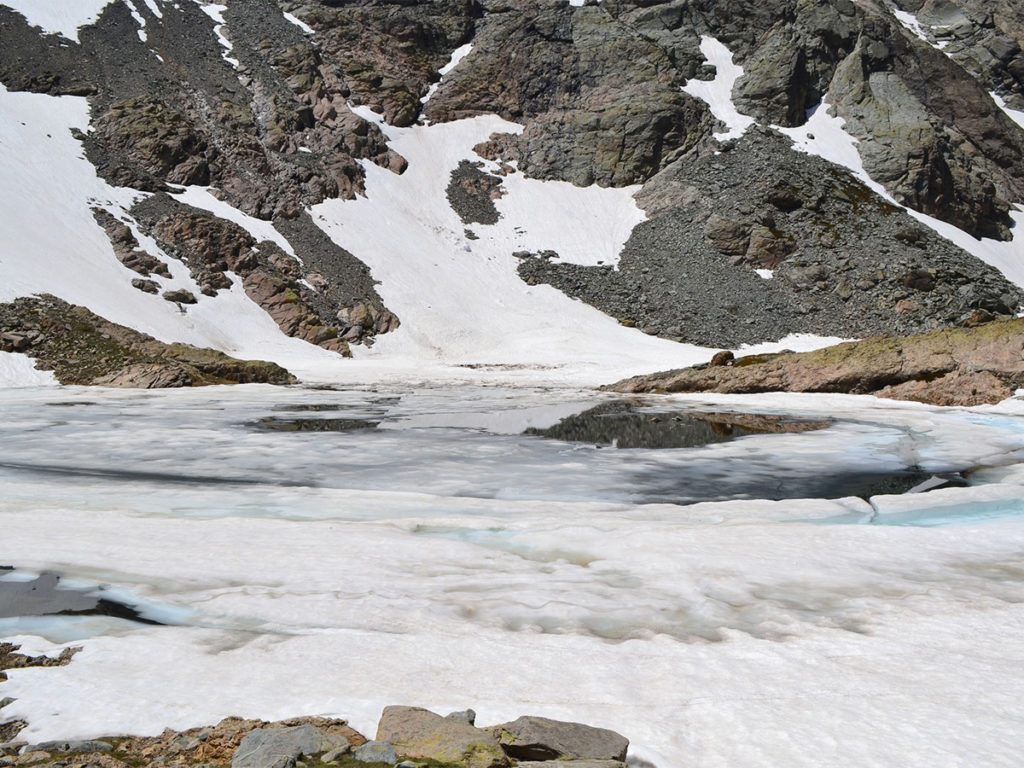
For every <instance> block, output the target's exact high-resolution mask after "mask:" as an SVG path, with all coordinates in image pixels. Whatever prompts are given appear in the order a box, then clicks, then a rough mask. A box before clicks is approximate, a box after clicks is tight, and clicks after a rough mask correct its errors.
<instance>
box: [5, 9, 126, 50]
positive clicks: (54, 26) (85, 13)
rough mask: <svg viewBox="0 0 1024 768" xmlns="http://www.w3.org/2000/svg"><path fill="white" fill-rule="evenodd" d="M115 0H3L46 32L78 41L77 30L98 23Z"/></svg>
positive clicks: (29, 21)
mask: <svg viewBox="0 0 1024 768" xmlns="http://www.w3.org/2000/svg"><path fill="white" fill-rule="evenodd" d="M112 2H113V0H4V3H3V4H4V5H6V6H7V7H8V8H11V9H13V10H15V11H17V12H18V13H20V14H21V15H22V16H24V17H25V19H26V20H27V21H28V23H29V24H32V25H33V26H37V27H40V28H41V29H42V30H43V32H47V33H56V34H58V35H61V36H62V37H65V38H67V39H68V40H73V41H74V42H76V43H77V42H78V30H79V29H81V28H82V27H87V26H89V25H90V24H95V23H96V20H97V19H99V17H100V15H101V14H102V13H103V9H104V8H106V7H107V6H108V5H110V4H111V3H112Z"/></svg>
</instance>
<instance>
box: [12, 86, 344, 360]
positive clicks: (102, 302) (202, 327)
mask: <svg viewBox="0 0 1024 768" xmlns="http://www.w3.org/2000/svg"><path fill="white" fill-rule="evenodd" d="M88 113H89V105H88V103H87V101H86V100H85V99H84V98H78V97H73V96H62V97H52V96H45V95H41V94H32V93H10V92H8V91H7V90H6V89H5V88H4V87H3V86H2V85H0V274H2V275H3V280H2V281H0V301H9V300H11V299H14V298H17V297H19V296H28V295H32V294H35V293H52V294H54V295H56V296H57V297H59V298H62V299H64V300H65V301H69V302H71V303H73V304H81V305H84V306H86V307H88V308H89V309H91V310H92V311H93V312H95V313H96V314H98V315H101V316H102V317H105V318H107V319H108V320H111V321H113V322H115V323H121V324H122V325H126V326H129V327H131V328H135V329H137V330H140V331H142V332H143V333H148V334H150V335H152V336H154V337H156V338H158V339H160V340H161V341H167V342H170V341H182V342H186V343H189V344H196V345H199V346H208V347H214V348H215V349H220V350H222V351H224V352H227V353H228V354H232V355H236V356H240V357H259V358H263V359H271V360H274V361H276V362H279V363H281V364H282V365H285V366H286V367H296V368H298V369H300V370H305V368H308V367H309V366H324V365H326V366H331V365H337V364H340V363H341V361H340V360H339V359H338V358H337V356H336V355H333V354H332V353H329V352H327V351H325V350H322V349H320V348H318V347H313V346H312V345H310V344H307V343H305V342H302V341H299V340H297V339H292V338H288V337H286V336H284V335H283V334H282V333H281V331H280V329H279V328H278V327H277V325H276V324H275V323H274V321H273V320H271V318H270V316H269V315H267V313H266V312H264V311H263V310H262V309H260V308H259V307H258V306H256V304H254V303H253V302H252V301H251V300H250V299H249V298H248V297H246V296H245V293H244V291H243V289H242V286H241V284H240V282H239V281H238V280H236V281H235V285H234V286H233V287H232V289H231V290H230V291H223V292H221V293H220V294H219V295H218V296H217V297H205V296H201V295H200V293H199V289H198V286H196V284H195V282H194V281H193V280H192V279H191V277H189V275H188V270H187V269H186V267H185V265H183V264H182V263H181V262H180V261H177V260H174V259H168V258H166V257H163V260H164V261H166V262H167V263H168V265H169V266H170V268H171V271H172V274H173V275H174V278H173V279H172V280H170V281H164V280H162V279H161V278H154V279H157V280H158V281H159V282H161V283H162V287H163V288H187V289H189V290H191V291H192V292H193V293H194V294H196V296H197V297H199V303H198V304H197V305H195V306H193V307H189V308H188V310H187V312H186V313H184V314H183V313H182V312H181V310H180V309H179V308H178V307H177V306H176V305H174V304H172V303H170V302H168V301H165V300H164V299H162V298H161V297H159V296H153V295H150V294H146V293H143V292H141V291H139V290H137V289H135V288H133V287H132V285H131V280H132V278H134V277H137V276H138V275H137V274H136V273H135V272H132V271H131V270H129V269H128V268H126V267H124V266H122V265H121V264H120V262H118V261H117V259H116V257H115V256H114V252H113V249H112V247H111V245H110V241H109V240H108V239H107V236H106V234H105V233H104V231H103V230H102V229H101V228H100V226H99V225H98V224H97V223H96V221H95V219H94V218H93V215H92V212H91V211H90V207H93V206H99V207H102V208H105V209H107V210H108V211H111V212H112V213H115V214H117V213H121V216H119V218H120V217H122V216H123V215H124V214H123V211H125V210H127V209H128V208H130V207H131V206H132V204H133V203H134V202H135V201H136V200H137V199H139V198H140V197H141V196H142V195H143V193H140V192H137V191H135V190H129V189H120V188H114V187H111V186H109V185H108V184H107V183H106V182H104V181H103V180H102V179H100V178H99V177H97V175H96V169H95V168H93V166H92V165H91V164H90V163H89V162H88V160H86V158H85V157H84V155H83V150H82V146H81V144H80V143H79V142H78V141H77V140H76V139H74V138H73V137H72V135H71V133H70V129H71V128H73V127H74V128H79V129H80V130H87V129H88V125H89V117H88ZM190 195H191V196H192V199H195V197H197V196H198V193H196V192H192V193H190ZM211 205H212V204H211ZM140 241H141V242H143V244H144V245H149V246H150V247H152V241H151V240H149V239H148V238H140ZM155 255H158V256H160V255H161V254H159V253H156V254H155Z"/></svg>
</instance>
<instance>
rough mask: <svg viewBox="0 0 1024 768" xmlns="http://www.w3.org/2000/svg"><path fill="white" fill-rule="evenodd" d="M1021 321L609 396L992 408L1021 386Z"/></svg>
mask: <svg viewBox="0 0 1024 768" xmlns="http://www.w3.org/2000/svg"><path fill="white" fill-rule="evenodd" d="M1022 347H1024V320H1019V319H1016V320H1006V321H1002V322H992V323H987V324H983V325H980V326H977V327H974V328H947V329H943V330H938V331H932V332H931V333H929V334H925V335H923V336H912V337H908V338H891V337H875V338H870V339H864V340H863V341H857V342H848V343H846V344H839V345H837V346H835V347H829V348H827V349H821V350H818V351H816V352H806V353H802V354H796V353H783V354H777V355H751V356H749V357H740V358H738V359H736V360H735V361H733V362H732V363H731V364H730V365H703V366H695V367H693V368H685V369H682V370H677V371H667V372H665V373H656V374H651V375H648V376H637V377H634V378H632V379H627V380H626V381H621V382H619V383H618V384H615V385H613V386H611V387H609V389H611V390H614V391H616V392H633V393H636V392H730V393H737V394H739V393H752V392H848V393H852V394H873V395H877V396H878V397H889V398H893V399H896V400H917V401H919V402H923V403H932V404H934V405H964V406H970V405H981V404H984V403H997V402H999V401H1001V400H1005V399H1006V398H1007V397H1010V396H1012V395H1013V393H1014V392H1015V391H1016V390H1017V389H1019V388H1020V387H1021V386H1024V356H1022V355H1021V349H1022Z"/></svg>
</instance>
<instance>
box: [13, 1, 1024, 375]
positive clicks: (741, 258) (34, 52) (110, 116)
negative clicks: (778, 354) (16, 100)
mask: <svg viewBox="0 0 1024 768" xmlns="http://www.w3.org/2000/svg"><path fill="white" fill-rule="evenodd" d="M17 9H18V2H17V1H16V0H12V1H11V3H9V4H3V3H0V83H2V84H3V85H4V87H5V88H6V89H8V90H10V91H31V92H35V93H45V94H50V95H54V96H56V95H73V96H79V97H82V96H84V97H86V98H87V99H88V101H89V107H90V114H91V122H90V130H89V131H87V132H83V133H81V134H79V138H80V140H81V142H82V144H83V147H84V150H85V153H86V156H87V157H88V159H89V161H90V162H91V163H92V164H93V165H94V166H95V168H96V171H97V173H98V174H99V175H100V176H101V177H102V178H103V179H104V180H106V181H107V182H108V183H109V184H111V185H112V186H114V187H118V188H129V189H131V190H134V191H135V192H137V193H139V194H138V196H137V197H136V203H135V204H134V205H133V206H126V207H121V206H118V205H116V204H113V203H102V202H100V201H94V202H93V204H92V205H93V210H94V214H95V218H96V224H97V226H99V227H102V228H103V229H104V230H105V231H106V232H107V233H108V235H109V237H110V240H111V252H112V257H114V258H117V259H118V260H119V261H120V262H121V263H122V264H123V265H124V266H125V267H126V268H127V270H129V271H130V272H132V273H133V274H131V275H128V274H126V275H125V277H124V279H125V280H129V281H130V282H131V285H133V286H135V288H137V289H138V290H139V291H143V292H148V293H151V294H154V295H161V294H167V293H168V292H170V293H171V296H170V297H169V298H170V299H172V300H175V299H178V300H181V303H182V304H186V303H187V302H189V301H190V299H189V298H188V296H186V294H185V293H182V292H181V290H182V289H180V288H177V287H176V288H169V287H167V282H168V281H169V280H170V278H171V275H172V274H176V273H175V270H174V269H171V267H174V266H175V262H181V264H183V265H184V266H185V267H186V268H187V271H188V275H189V278H190V279H191V280H192V281H193V283H194V285H195V286H196V288H197V290H194V291H191V293H192V297H193V298H194V299H195V300H197V301H203V300H204V299H203V296H206V297H210V298H214V299H215V298H216V297H217V296H218V295H219V294H221V293H222V292H224V291H227V290H230V287H231V285H232V284H233V281H234V279H235V277H237V279H238V280H239V281H240V283H241V285H242V286H243V288H244V291H245V293H246V295H247V296H248V297H249V299H251V300H252V301H253V302H255V303H256V304H257V305H258V306H260V307H262V308H263V309H264V310H265V311H266V312H267V313H269V314H270V316H271V317H272V318H273V319H274V321H275V322H276V323H277V325H278V326H279V327H280V329H281V330H282V332H284V333H285V334H287V335H290V336H294V337H296V338H299V339H302V340H304V341H307V342H310V343H312V344H316V345H319V346H321V347H323V348H325V349H327V350H330V351H333V352H337V353H339V354H342V355H345V354H348V353H349V345H350V344H353V343H356V344H359V343H366V344H370V343H372V342H373V340H374V338H375V337H376V336H378V335H379V334H384V333H389V332H392V331H394V330H396V329H397V328H398V327H399V326H400V319H399V317H397V316H396V315H395V314H394V313H393V312H392V311H390V310H389V308H388V307H387V306H386V305H385V302H384V301H383V300H382V299H381V295H380V294H379V293H378V291H377V288H376V285H375V282H374V276H373V275H372V274H371V273H370V271H369V270H368V268H367V267H366V266H365V265H364V264H363V263H361V262H360V261H359V259H358V258H357V257H356V256H355V255H353V254H352V253H350V252H348V251H346V250H345V249H344V248H342V247H340V246H339V245H337V244H336V242H334V241H333V240H332V239H331V237H329V236H328V235H327V234H325V230H324V228H323V224H322V222H321V221H320V220H319V219H318V218H317V217H315V216H313V215H311V209H312V208H313V206H316V205H317V204H319V203H322V202H323V201H325V200H331V199H334V198H338V199H351V198H354V197H356V196H359V195H361V194H363V193H364V192H365V189H366V184H365V182H366V178H367V173H368V172H369V171H368V170H367V169H368V168H371V167H374V166H379V167H380V168H383V169H386V171H387V172H389V173H394V174H401V173H402V172H403V171H404V170H405V168H406V164H407V161H406V159H405V158H403V157H401V156H400V155H399V154H397V153H396V152H395V151H394V150H393V149H391V148H390V147H389V143H388V138H387V136H386V131H385V130H382V127H381V125H379V124H377V123H376V122H374V121H373V120H369V119H367V118H368V117H369V113H368V112H367V111H366V110H367V109H369V110H372V111H373V112H374V113H376V114H377V115H379V116H380V117H381V119H382V120H383V127H384V128H385V129H386V128H387V127H388V126H395V127H406V126H411V125H416V124H418V123H423V122H424V121H426V122H430V123H434V124H436V123H440V122H450V121H455V120H459V119H462V118H466V117H472V116H477V115H490V114H497V115H500V116H501V117H503V118H505V119H507V120H510V121H514V122H517V123H519V124H520V125H522V126H523V128H522V131H521V132H520V133H497V134H493V135H492V136H491V137H490V139H489V140H488V141H486V142H484V143H482V144H480V145H479V146H478V147H477V153H478V156H477V157H475V158H472V157H471V158H467V159H466V160H464V161H462V163H461V164H459V165H458V166H457V167H452V168H450V169H449V172H451V173H452V177H451V182H450V184H449V188H448V197H449V200H450V201H451V204H452V207H453V209H455V210H456V211H457V212H458V213H459V215H460V217H461V218H462V220H463V222H464V223H465V224H466V225H467V227H468V226H470V225H472V226H473V227H475V229H473V230H469V229H467V233H466V238H467V240H473V239H478V238H479V237H480V236H481V234H482V233H485V232H486V229H485V228H486V227H488V226H492V225H493V224H495V223H496V222H497V221H498V220H499V217H500V215H501V214H500V213H499V212H498V209H496V208H495V206H494V201H495V200H497V199H500V198H501V197H502V196H503V195H505V194H506V193H507V189H506V185H505V184H504V183H503V178H502V176H501V175H496V173H495V172H493V169H495V168H498V169H501V173H504V174H507V173H523V174H526V175H528V176H530V177H532V178H536V179H546V180H561V181H568V182H571V183H573V184H576V185H590V184H598V185H602V186H628V185H642V188H641V189H640V190H639V191H638V193H637V195H636V201H637V203H638V204H639V205H640V206H641V207H642V208H643V210H644V212H645V213H646V215H647V219H648V220H647V221H646V222H645V223H643V224H642V225H641V226H639V227H637V228H636V230H635V231H634V232H633V235H632V237H631V238H630V240H629V242H628V243H627V245H626V247H625V250H624V251H623V253H622V255H621V259H620V262H619V263H618V264H616V265H613V264H610V263H609V264H604V265H598V266H580V265H577V264H570V263H565V262H563V261H562V260H561V259H560V258H558V254H557V253H551V252H544V251H533V252H528V253H520V254H518V255H519V256H520V257H521V259H520V261H519V273H520V276H521V277H522V278H523V279H524V280H525V281H526V282H528V283H531V284H537V283H546V284H550V285H552V286H555V287H556V288H558V289H560V290H561V291H563V292H564V293H566V294H568V295H569V296H571V297H573V298H578V299H581V300H583V301H585V302H587V303H589V304H591V305H593V306H595V307H597V308H598V309H600V310H601V311H603V312H605V313H607V314H609V315H611V316H613V317H615V318H617V319H619V320H620V321H621V322H622V323H623V324H625V325H628V326H636V327H638V328H639V329H641V330H643V331H644V332H646V333H649V334H653V335H659V336H663V337H666V338H669V339H674V340H677V341H685V342H692V343H696V344H700V345H709V346H730V347H735V346H737V345H739V344H743V343H754V342H761V341H770V340H776V339H779V338H781V337H783V336H786V335H787V334H791V333H797V332H805V333H814V334H819V335H827V336H841V337H860V336H865V335H876V334H911V333H920V332H923V331H927V330H930V329H934V328H939V327H944V326H950V325H956V324H960V323H962V322H964V321H965V319H966V318H967V317H968V316H969V315H970V314H971V313H972V312H974V311H976V310H985V311H987V312H990V313H993V314H1005V315H1010V314H1014V313H1015V312H1017V311H1018V310H1019V309H1020V308H1021V307H1022V306H1024V293H1022V292H1021V289H1020V287H1019V286H1017V285H1014V284H1013V283H1011V282H1010V281H1009V280H1007V279H1006V278H1005V277H1004V276H1003V275H1002V274H1000V273H999V272H998V271H997V270H996V269H994V268H992V267H990V266H988V265H986V264H985V263H983V262H982V261H981V260H980V259H979V258H978V257H977V256H976V255H972V253H968V252H967V251H965V250H963V249H962V248H961V247H959V246H958V245H955V244H954V243H952V242H950V241H949V240H946V239H945V238H944V237H942V236H940V235H939V234H938V233H937V232H936V231H935V230H934V229H933V228H932V227H930V226H929V223H928V221H929V220H928V219H922V216H921V214H923V215H925V216H927V217H932V219H934V220H936V221H938V222H943V223H947V224H951V225H954V226H955V227H957V228H959V229H960V230H962V231H963V232H966V233H968V234H969V235H972V236H974V237H984V238H989V239H992V240H995V241H1005V240H1008V239H1009V238H1010V237H1011V235H1012V232H1011V226H1012V224H1013V219H1012V217H1011V213H1012V212H1013V208H1012V206H1013V205H1014V204H1015V203H1017V202H1021V201H1024V129H1022V128H1021V127H1020V126H1019V125H1018V124H1017V123H1016V122H1015V121H1014V114H1013V113H1012V112H1007V111H1005V110H1004V109H1003V108H1001V106H1000V105H999V103H997V101H996V99H999V100H1000V101H1003V102H1005V103H1006V104H1007V105H1008V106H1009V107H1011V108H1012V107H1014V106H1016V107H1021V106H1024V86H1022V83H1024V53H1022V52H1021V44H1022V43H1024V26H1022V25H1021V23H1020V16H1021V13H1020V11H1021V9H1020V7H1019V3H1017V2H1014V1H1013V0H1000V2H998V3H981V2H977V0H900V1H899V2H897V3H890V2H887V1H886V0H861V1H860V2H853V1H852V0H836V2H830V3H820V2H816V1H815V0H759V2H753V0H604V1H603V2H601V3H586V4H583V5H581V6H573V5H569V4H568V3H561V2H557V3H556V2H549V1H548V0H543V1H542V0H436V1H435V2H425V1H419V0H353V1H352V2H345V3H340V2H336V1H335V0H320V1H318V2H313V1H307V2H298V1H296V0H247V1H246V2H238V0H235V1H234V2H231V1H229V2H227V3H226V5H224V6H220V5H214V4H211V3H208V2H204V1H203V0H194V1H190V2H179V3H173V4H172V3H165V2H162V1H161V0H154V2H152V3H147V2H129V1H128V0H114V1H113V2H110V3H109V4H107V5H106V6H105V7H103V8H102V11H101V12H100V14H99V16H98V18H97V19H96V20H95V22H94V23H91V24H87V25H86V26H83V27H82V28H81V29H79V30H78V31H77V40H72V39H69V38H68V37H67V36H66V35H65V36H61V35H58V34H43V33H42V32H41V30H39V29H38V28H34V27H33V26H32V25H31V24H30V23H29V21H28V20H26V18H25V17H24V16H23V15H22V13H20V12H19V11H18V10H17ZM914 14H916V16H915V15H914ZM716 41H717V42H716ZM709 45H712V47H710V48H709ZM714 45H721V46H724V48H723V49H722V50H724V51H725V52H726V58H715V59H714V60H715V62H716V64H715V65H712V64H711V63H710V61H711V59H712V58H714V56H713V54H712V53H711V51H713V50H715V49H714V47H713V46H714ZM467 51H468V54H467ZM456 52H459V56H458V57H456V59H460V57H463V56H464V58H461V59H460V63H459V64H458V66H455V67H454V69H451V71H449V72H448V74H447V75H446V76H445V77H444V78H443V79H441V76H440V74H439V72H440V71H441V70H442V69H443V68H444V69H446V70H447V68H446V67H445V65H446V64H447V63H448V62H449V59H451V58H452V56H453V54H456ZM729 55H731V57H732V61H733V62H734V63H735V64H737V65H739V66H740V67H742V74H741V76H739V77H738V79H736V81H735V82H734V83H732V84H731V86H730V83H729V82H725V81H723V80H722V78H725V77H726V76H727V75H728V69H729V65H728V59H727V57H728V56H729ZM456 59H452V61H453V62H454V61H455V60H456ZM720 81H721V82H724V86H722V85H721V83H720ZM695 83H696V84H698V86H700V87H695V86H694V84H695ZM714 83H719V85H713V84H714ZM716 87H724V88H726V89H727V91H728V92H727V93H725V94H724V97H723V98H726V99H727V100H728V99H730V98H731V102H732V104H733V105H734V106H735V109H736V110H738V112H737V114H738V115H739V116H741V117H742V118H743V120H744V125H746V124H747V123H752V125H751V127H749V128H746V129H745V130H744V128H742V127H737V126H736V125H723V123H722V122H721V120H720V119H719V118H720V117H722V116H723V113H722V112H721V106H722V105H721V103H720V102H721V98H719V99H718V101H717V102H716V101H715V99H711V100H710V101H711V103H708V101H705V100H704V98H702V97H701V96H700V93H701V92H702V90H701V89H702V88H703V89H704V91H703V92H707V89H712V91H713V90H714V88H716ZM694 94H697V95H694ZM993 94H994V95H993ZM721 95H722V94H720V96H721ZM716 98H717V97H716ZM814 110H821V111H822V112H821V114H819V118H820V117H821V116H822V115H824V111H827V112H828V113H829V114H830V115H832V116H834V118H835V119H836V120H841V121H843V128H844V129H845V131H846V133H847V134H848V135H849V136H850V137H853V138H855V139H856V140H857V142H858V143H857V144H856V150H855V152H856V153H859V154H858V163H860V164H862V166H863V173H862V172H861V171H860V170H858V169H857V168H854V169H853V170H851V168H848V167H844V166H843V165H838V164H836V162H833V161H834V160H835V159H836V158H835V157H832V158H831V160H828V159H824V158H822V157H818V156H816V155H815V154H813V151H814V150H811V151H810V152H796V151H794V147H793V144H792V140H791V139H790V138H789V137H788V136H786V135H784V134H783V133H781V132H780V129H784V128H788V127H794V126H802V125H804V124H805V123H806V121H807V120H808V117H809V115H810V114H811V113H813V112H814ZM725 119H727V120H728V119H729V118H725ZM835 124H836V125H838V123H835ZM723 128H725V129H727V130H726V131H725V132H723ZM836 130H838V128H837V129H836ZM808 138H809V140H813V136H811V137H808ZM805 148H806V147H805ZM820 149H821V147H819V150H820ZM825 154H827V152H826V153H825ZM485 160H493V161H498V165H491V166H488V168H489V169H492V170H483V169H482V163H483V162H484V161H485ZM374 173H376V171H374ZM858 174H861V175H858ZM864 174H866V175H864ZM868 177H870V178H868ZM867 182H871V183H870V184H869V183H867ZM875 185H880V186H875ZM195 186H201V187H207V186H209V187H212V188H213V189H215V190H216V195H217V196H218V197H219V198H220V200H221V201H223V202H224V203H227V204H229V205H230V206H232V207H233V208H234V209H235V210H236V211H237V212H240V213H241V214H244V215H246V216H249V217H252V218H253V219H254V220H261V221H265V222H269V223H270V224H271V225H272V227H273V228H274V230H275V231H276V232H277V233H278V234H279V235H280V237H279V238H276V239H272V240H268V239H265V238H260V237H257V236H255V235H254V234H253V233H252V231H251V227H250V228H248V229H247V228H246V227H245V226H242V225H241V224H240V223H239V221H240V219H239V218H238V217H237V216H234V215H229V214H228V213H226V212H224V211H220V210H217V211H211V210H208V209H207V210H204V209H200V208H198V207H196V206H195V205H194V204H193V203H190V202H188V201H186V199H183V198H182V197H181V196H180V195H178V193H180V192H181V190H182V189H183V187H195ZM880 191H884V195H883V194H882V193H880ZM168 193H170V194H168ZM171 195H178V196H176V197H172V196H171ZM408 204H409V205H411V206H415V201H409V202H408ZM912 214H913V215H912ZM551 224H552V223H551V222H546V223H545V225H546V226H550V225H551ZM960 242H961V243H962V244H967V245H969V244H970V241H969V240H961V241H960ZM285 245H287V246H288V247H284V246H285ZM410 247H413V248H414V247H415V244H414V243H410ZM395 258H402V254H395ZM769 273H771V274H769ZM768 278H771V279H768ZM196 293H199V294H200V295H198V296H197V295H196ZM496 300H500V297H496ZM448 309H449V311H452V312H453V314H456V315H457V308H448ZM469 322H475V320H470V321H469ZM411 330H412V331H413V332H415V329H411Z"/></svg>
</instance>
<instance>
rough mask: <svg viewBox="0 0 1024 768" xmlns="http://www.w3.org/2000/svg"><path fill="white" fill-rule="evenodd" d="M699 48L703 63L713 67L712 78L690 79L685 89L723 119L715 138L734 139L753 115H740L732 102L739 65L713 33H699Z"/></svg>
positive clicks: (750, 121) (739, 72) (749, 123)
mask: <svg viewBox="0 0 1024 768" xmlns="http://www.w3.org/2000/svg"><path fill="white" fill-rule="evenodd" d="M700 52H701V53H703V54H704V58H705V59H707V63H708V64H711V65H713V66H714V68H715V78H714V79H713V80H696V79H694V80H690V81H689V82H688V83H687V84H686V85H684V86H683V91H684V92H685V93H688V94H690V95H691V96H694V97H696V98H698V99H700V100H701V101H703V102H705V103H706V104H707V105H708V108H709V109H710V110H711V114H713V115H714V116H715V117H717V118H718V119H719V120H721V121H722V122H723V123H725V127H726V128H727V129H728V130H726V131H725V132H724V133H716V134H715V135H714V136H715V138H716V139H718V140H719V141H726V140H728V139H738V138H739V137H740V136H742V135H743V134H744V133H746V130H747V128H749V127H750V126H752V125H753V124H754V122H755V120H754V118H752V117H747V116H746V115H741V114H740V113H739V110H737V109H736V105H735V104H733V102H732V89H733V86H734V85H736V81H737V80H739V78H740V76H741V75H742V74H743V67H740V66H739V65H737V64H733V62H732V53H730V51H729V49H728V48H726V47H725V45H723V44H722V43H720V42H719V41H718V40H716V39H715V38H713V37H708V36H707V35H701V38H700Z"/></svg>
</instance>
